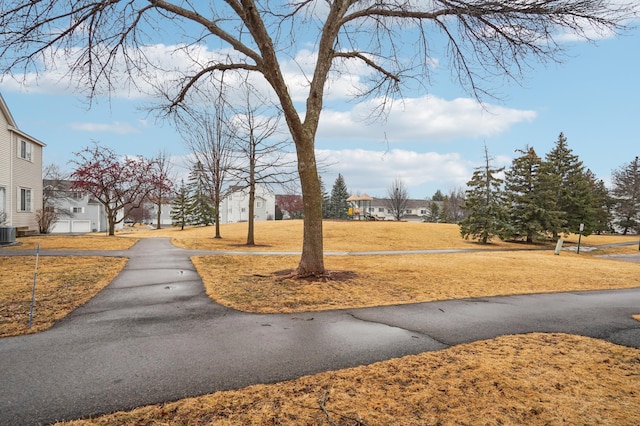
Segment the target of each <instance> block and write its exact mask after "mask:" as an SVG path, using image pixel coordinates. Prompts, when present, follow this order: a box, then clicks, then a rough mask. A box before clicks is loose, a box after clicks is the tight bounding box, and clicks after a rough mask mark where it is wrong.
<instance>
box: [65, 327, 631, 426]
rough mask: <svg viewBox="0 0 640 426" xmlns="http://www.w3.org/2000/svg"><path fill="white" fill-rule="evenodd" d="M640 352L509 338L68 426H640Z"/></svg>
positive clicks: (566, 339)
mask: <svg viewBox="0 0 640 426" xmlns="http://www.w3.org/2000/svg"><path fill="white" fill-rule="evenodd" d="M639 377H640V350H637V349H631V348H625V347H621V346H616V345H613V344H610V343H607V342H603V341H600V340H595V339H589V338H586V337H578V336H570V335H563V334H528V335H518V336H505V337H500V338H497V339H494V340H487V341H481V342H475V343H470V344H466V345H460V346H456V347H453V348H450V349H446V350H443V351H438V352H429V353H423V354H420V355H415V356H407V357H404V358H400V359H395V360H390V361H385V362H380V363H376V364H372V365H368V366H362V367H356V368H350V369H346V370H340V371H332V372H327V373H321V374H317V375H314V376H308V377H302V378H299V379H296V380H292V381H287V382H282V383H276V384H271V385H257V386H250V387H248V388H245V389H241V390H237V391H226V392H217V393H214V394H211V395H207V396H203V397H199V398H189V399H185V400H182V401H178V402H171V403H167V404H162V405H157V406H148V407H143V408H139V409H137V410H134V411H131V412H127V413H116V414H113V415H108V416H104V417H100V418H97V419H94V420H86V421H76V422H71V423H68V424H69V425H76V426H78V425H90V424H92V425H93V424H96V425H139V426H141V425H193V424H199V425H212V424H215V425H220V426H224V425H267V424H268V425H275V424H282V425H323V424H327V425H331V424H334V425H361V424H366V425H406V426H410V425H472V424H473V425H475V424H487V425H516V424H517V425H520V424H526V425H550V424H569V425H588V424H589V425H596V424H597V425H617V426H620V425H629V426H631V425H637V424H638V419H639V418H640V404H639V403H638V400H639V399H640V380H639Z"/></svg>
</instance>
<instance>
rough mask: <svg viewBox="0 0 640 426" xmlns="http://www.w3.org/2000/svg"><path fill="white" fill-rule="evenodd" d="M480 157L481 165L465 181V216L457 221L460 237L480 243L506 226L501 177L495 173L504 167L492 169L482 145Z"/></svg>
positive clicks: (499, 232) (485, 241)
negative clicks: (482, 156)
mask: <svg viewBox="0 0 640 426" xmlns="http://www.w3.org/2000/svg"><path fill="white" fill-rule="evenodd" d="M484 159H485V164H484V166H482V167H479V168H477V169H476V170H475V171H474V172H473V176H472V177H471V180H470V181H469V182H467V186H468V189H467V191H466V197H465V202H464V209H465V210H466V211H467V213H468V216H467V217H466V218H465V219H463V220H462V221H461V222H460V234H461V235H462V237H463V238H465V239H468V238H469V237H471V238H472V239H476V240H479V241H480V242H481V243H482V244H486V243H487V242H489V241H490V240H491V238H493V237H494V236H496V235H500V234H501V233H502V232H503V231H504V229H505V226H506V211H505V203H504V194H503V192H502V188H501V187H502V182H503V181H502V179H500V178H499V177H497V175H498V174H499V173H501V172H502V171H504V167H502V168H499V169H495V168H493V167H492V166H491V159H490V158H489V152H488V150H487V147H486V146H485V148H484Z"/></svg>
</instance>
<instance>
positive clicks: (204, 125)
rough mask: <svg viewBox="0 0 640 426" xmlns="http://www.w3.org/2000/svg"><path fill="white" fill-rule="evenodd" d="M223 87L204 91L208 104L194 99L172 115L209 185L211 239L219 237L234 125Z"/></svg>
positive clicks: (229, 167)
mask: <svg viewBox="0 0 640 426" xmlns="http://www.w3.org/2000/svg"><path fill="white" fill-rule="evenodd" d="M223 85H224V81H222V84H221V86H220V87H218V88H217V90H215V91H214V90H210V91H205V92H204V94H205V98H208V99H209V103H204V102H201V101H199V100H195V101H194V102H193V103H192V104H191V105H190V106H184V107H182V108H180V109H178V110H176V111H175V113H174V114H173V117H174V118H175V124H176V127H177V129H178V131H179V132H180V134H181V135H182V137H183V139H184V142H185V143H186V144H187V146H188V147H189V149H190V150H191V153H192V155H193V157H194V162H193V163H194V165H199V167H202V172H203V173H204V175H205V177H206V179H207V181H208V183H209V184H210V187H209V188H210V191H209V196H210V197H211V200H212V201H213V205H214V207H215V236H214V238H222V234H221V232H220V203H221V201H222V199H223V198H224V195H225V193H224V191H225V181H226V179H227V176H228V172H229V170H230V169H231V167H232V165H233V148H234V133H233V126H230V125H228V123H229V121H230V115H231V112H230V107H229V106H228V103H227V101H226V99H225V96H224V87H223ZM207 94H208V95H207ZM212 98H213V99H212Z"/></svg>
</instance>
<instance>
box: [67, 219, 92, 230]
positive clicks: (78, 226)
mask: <svg viewBox="0 0 640 426" xmlns="http://www.w3.org/2000/svg"><path fill="white" fill-rule="evenodd" d="M71 232H91V221H90V220H74V221H72V222H71Z"/></svg>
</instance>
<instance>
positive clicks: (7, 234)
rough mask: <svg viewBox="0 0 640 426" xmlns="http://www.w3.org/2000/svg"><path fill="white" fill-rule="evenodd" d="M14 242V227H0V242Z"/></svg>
mask: <svg viewBox="0 0 640 426" xmlns="http://www.w3.org/2000/svg"><path fill="white" fill-rule="evenodd" d="M15 242H16V228H14V227H12V226H2V227H0V244H11V243H15Z"/></svg>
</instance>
